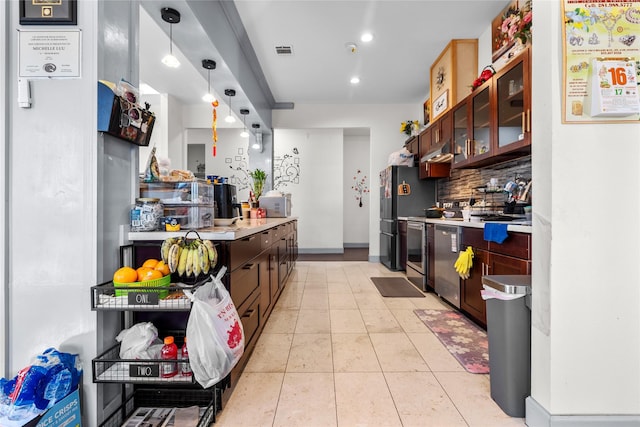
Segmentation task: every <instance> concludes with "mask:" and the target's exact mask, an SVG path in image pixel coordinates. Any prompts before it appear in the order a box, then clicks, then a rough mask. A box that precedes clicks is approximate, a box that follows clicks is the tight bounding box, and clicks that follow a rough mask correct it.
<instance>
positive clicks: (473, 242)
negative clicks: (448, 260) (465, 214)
mask: <svg viewBox="0 0 640 427" xmlns="http://www.w3.org/2000/svg"><path fill="white" fill-rule="evenodd" d="M460 241H461V244H460V250H461V251H463V250H465V249H467V246H472V247H474V248H478V249H485V250H486V249H488V247H489V245H488V243H489V242H487V241H486V240H484V230H483V229H482V228H472V227H463V228H462V238H461V239H460Z"/></svg>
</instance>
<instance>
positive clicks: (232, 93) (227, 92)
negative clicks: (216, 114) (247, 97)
mask: <svg viewBox="0 0 640 427" xmlns="http://www.w3.org/2000/svg"><path fill="white" fill-rule="evenodd" d="M224 94H225V95H227V96H228V97H229V102H227V105H228V106H229V114H228V115H227V117H225V118H224V121H225V122H227V123H233V122H235V121H236V118H235V117H233V116H232V115H231V97H232V96H236V91H235V90H233V89H225V90H224Z"/></svg>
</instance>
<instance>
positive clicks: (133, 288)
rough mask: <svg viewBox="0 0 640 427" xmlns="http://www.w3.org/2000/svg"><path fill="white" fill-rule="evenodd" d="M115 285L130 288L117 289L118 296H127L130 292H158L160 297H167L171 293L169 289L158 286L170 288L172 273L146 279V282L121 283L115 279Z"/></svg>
mask: <svg viewBox="0 0 640 427" xmlns="http://www.w3.org/2000/svg"><path fill="white" fill-rule="evenodd" d="M113 286H114V287H116V288H130V289H129V290H118V289H116V296H117V297H121V296H127V294H128V293H129V292H158V296H159V297H160V298H166V297H167V296H168V295H169V289H166V290H165V289H157V288H169V286H171V275H166V276H164V277H161V278H159V279H154V280H145V281H144V282H129V283H119V282H115V281H114V282H113ZM144 288H149V289H144Z"/></svg>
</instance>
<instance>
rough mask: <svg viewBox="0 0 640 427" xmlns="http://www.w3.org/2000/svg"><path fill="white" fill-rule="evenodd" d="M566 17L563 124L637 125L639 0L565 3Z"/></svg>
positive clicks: (639, 117)
mask: <svg viewBox="0 0 640 427" xmlns="http://www.w3.org/2000/svg"><path fill="white" fill-rule="evenodd" d="M562 18H563V31H562V36H563V97H562V122H563V123H621V122H629V123H631V122H638V120H640V101H638V99H639V96H640V95H639V94H638V91H639V90H640V86H639V79H640V40H637V39H640V0H630V1H624V2H622V1H611V0H603V1H598V2H594V1H580V0H563V1H562Z"/></svg>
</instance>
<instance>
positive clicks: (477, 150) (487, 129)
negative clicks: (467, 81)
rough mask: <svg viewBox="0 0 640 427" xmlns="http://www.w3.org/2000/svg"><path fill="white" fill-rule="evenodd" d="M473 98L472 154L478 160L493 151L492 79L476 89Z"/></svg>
mask: <svg viewBox="0 0 640 427" xmlns="http://www.w3.org/2000/svg"><path fill="white" fill-rule="evenodd" d="M476 91H477V93H476V94H475V95H473V96H472V98H471V111H472V115H473V117H472V121H473V133H472V137H471V140H472V141H471V147H470V151H471V155H472V157H473V158H474V159H473V160H477V159H478V158H479V157H488V156H490V155H491V154H492V152H491V145H492V144H491V141H492V139H491V125H490V124H491V97H490V95H491V81H489V82H487V83H485V84H484V85H482V86H480V87H479V88H478V89H476Z"/></svg>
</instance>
